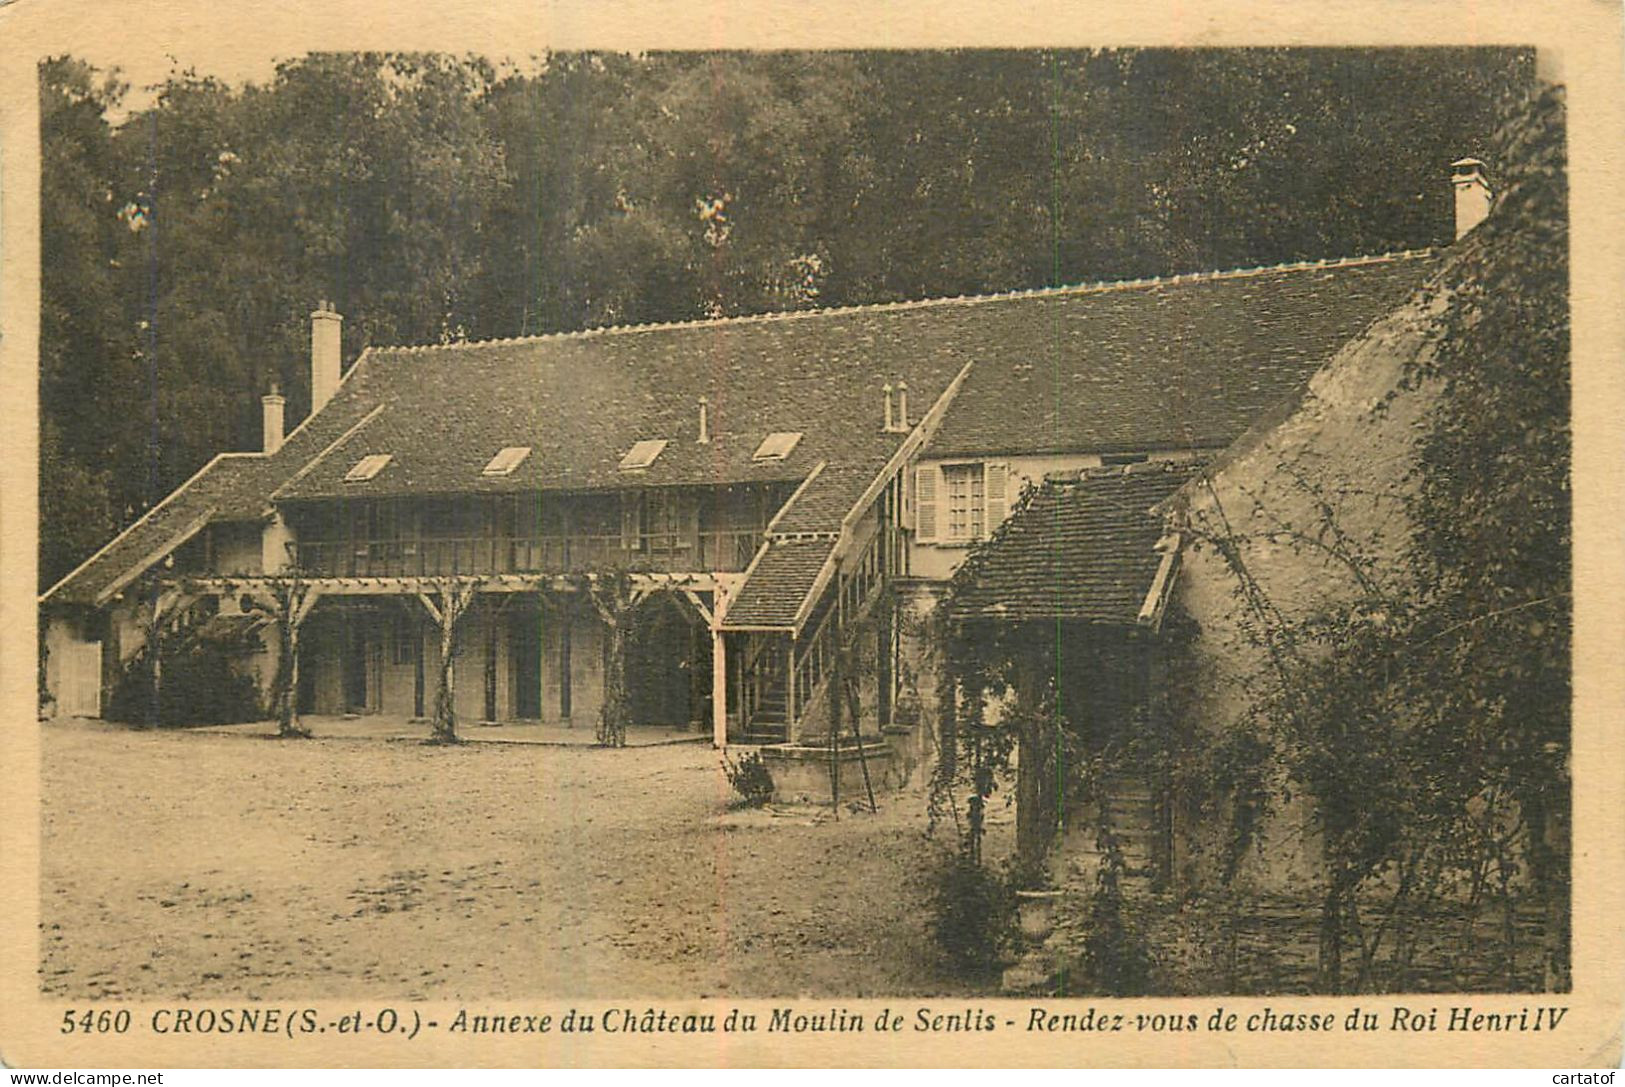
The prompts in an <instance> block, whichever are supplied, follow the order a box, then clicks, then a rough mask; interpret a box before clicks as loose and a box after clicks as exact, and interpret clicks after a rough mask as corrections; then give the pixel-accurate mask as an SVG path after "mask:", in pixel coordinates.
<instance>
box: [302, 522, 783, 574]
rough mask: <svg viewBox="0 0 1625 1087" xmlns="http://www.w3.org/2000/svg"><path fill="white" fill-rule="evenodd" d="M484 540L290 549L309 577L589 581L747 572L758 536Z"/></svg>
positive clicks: (315, 544) (339, 543)
mask: <svg viewBox="0 0 1625 1087" xmlns="http://www.w3.org/2000/svg"><path fill="white" fill-rule="evenodd" d="M634 542H635V543H636V545H637V546H635V547H628V546H627V543H628V539H627V538H626V537H623V536H620V535H614V536H513V537H502V536H482V537H468V538H431V539H419V540H335V541H326V540H317V541H306V542H301V543H299V544H298V545H296V547H295V555H296V561H297V562H298V564H299V567H300V569H302V570H303V571H304V572H305V573H306V574H308V575H310V576H314V577H437V576H443V575H453V574H474V575H477V574H591V573H605V572H608V571H611V570H628V571H643V572H655V573H708V572H719V571H728V572H731V571H737V570H743V569H744V568H745V567H746V566H748V565H750V560H751V558H752V557H753V556H754V555H755V554H756V548H757V546H758V545H759V544H760V543H761V535H760V533H756V532H701V533H698V534H697V535H678V534H675V533H673V534H665V535H660V534H654V535H648V536H642V537H638V538H637V539H636V540H635V541H634Z"/></svg>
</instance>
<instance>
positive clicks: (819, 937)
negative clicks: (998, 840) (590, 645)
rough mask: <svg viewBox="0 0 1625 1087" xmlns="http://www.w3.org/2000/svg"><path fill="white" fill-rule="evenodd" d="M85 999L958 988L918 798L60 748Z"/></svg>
mask: <svg viewBox="0 0 1625 1087" xmlns="http://www.w3.org/2000/svg"><path fill="white" fill-rule="evenodd" d="M43 761H44V767H43V785H44V797H45V800H44V816H43V818H44V828H43V832H44V843H43V874H42V879H41V897H42V903H41V938H42V939H41V943H42V965H41V980H42V985H43V987H44V989H45V991H46V992H47V993H48V994H52V995H59V996H72V997H98V998H100V997H143V998H147V997H191V998H225V997H228V996H229V997H240V998H251V999H274V998H279V997H284V996H293V995H302V996H340V995H343V996H353V997H367V996H378V997H384V996H391V997H414V998H423V999H445V1000H451V999H463V998H477V997H487V998H514V999H517V998H521V997H532V996H559V997H609V996H615V995H627V994H639V995H644V994H647V995H651V996H668V997H676V996H685V995H687V996H703V995H722V994H732V995H738V996H770V995H786V996H789V995H806V996H824V995H829V996H835V995H840V996H851V997H857V996H867V995H877V994H887V995H893V994H896V995H910V994H941V993H953V992H958V991H961V986H960V985H959V984H957V983H955V982H954V981H952V980H951V979H949V978H948V977H946V976H945V975H943V974H942V973H941V972H940V969H939V966H938V960H937V958H936V956H935V954H934V953H933V950H932V948H931V945H930V943H929V939H928V937H927V935H926V933H925V929H924V917H925V908H924V903H925V900H926V897H927V893H928V892H927V873H928V871H929V868H930V866H931V864H932V862H933V858H935V857H936V856H938V855H939V853H940V851H941V850H942V849H944V848H946V842H947V839H948V836H947V835H944V834H941V833H939V834H938V835H937V836H936V838H934V839H928V838H926V837H925V836H924V831H925V813H924V807H925V804H924V800H923V798H922V797H921V796H920V795H918V794H903V795H896V794H894V795H890V796H886V797H883V798H882V810H881V812H880V814H879V815H878V816H877V815H870V814H867V813H863V814H858V813H852V812H842V813H841V817H840V819H839V821H834V820H831V819H829V817H828V814H827V812H821V811H818V810H814V809H801V810H796V811H793V812H784V813H777V814H774V813H767V812H729V811H727V803H728V800H729V799H730V796H731V793H730V790H729V788H728V785H727V781H726V779H725V778H724V777H723V775H722V773H721V771H720V768H719V758H718V755H717V754H716V753H715V752H714V751H712V750H711V749H710V748H709V747H706V746H703V745H697V744H691V745H680V746H668V747H652V748H642V749H628V750H620V751H612V750H601V749H594V748H558V747H536V746H516V745H510V744H468V745H464V746H461V747H457V748H435V747H427V746H423V745H421V744H417V743H410V742H385V741H372V742H367V741H344V740H310V741H276V740H269V739H259V738H250V737H241V736H220V735H206V734H199V733H186V732H136V731H127V730H124V729H120V728H114V727H111V726H103V725H100V724H97V723H93V722H56V723H52V724H49V725H47V726H43Z"/></svg>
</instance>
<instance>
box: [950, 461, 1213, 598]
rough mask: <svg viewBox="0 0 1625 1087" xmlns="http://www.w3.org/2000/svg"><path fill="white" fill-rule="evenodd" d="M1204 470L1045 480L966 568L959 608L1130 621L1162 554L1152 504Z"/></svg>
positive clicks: (1184, 467)
mask: <svg viewBox="0 0 1625 1087" xmlns="http://www.w3.org/2000/svg"><path fill="white" fill-rule="evenodd" d="M1197 471H1199V468H1198V466H1197V465H1195V464H1192V463H1184V464H1167V465H1161V464H1156V463H1152V464H1139V465H1134V466H1133V467H1131V468H1129V469H1126V470H1125V469H1107V470H1102V469H1096V470H1093V471H1091V472H1088V473H1086V474H1085V475H1084V476H1082V477H1081V478H1079V479H1076V480H1075V481H1071V482H1058V481H1054V480H1051V481H1048V482H1046V483H1045V484H1044V485H1043V486H1041V487H1039V488H1038V489H1036V490H1035V491H1033V492H1032V493H1031V494H1030V495H1029V496H1028V498H1027V499H1026V501H1025V503H1024V504H1023V505H1022V506H1021V508H1020V509H1018V510H1017V511H1016V512H1015V514H1013V515H1012V516H1011V518H1010V520H1009V521H1008V522H1007V523H1006V525H1005V528H1004V531H1003V532H1002V533H1000V535H999V536H998V537H997V538H996V539H995V540H994V541H993V542H992V543H990V544H988V546H987V548H986V549H985V550H984V551H983V552H982V553H981V554H979V555H977V556H976V557H975V558H973V559H972V560H971V561H970V562H967V563H966V564H965V566H963V567H962V568H961V569H960V571H959V573H958V575H956V577H955V581H954V589H953V594H952V598H953V614H954V615H955V617H957V618H960V619H1000V620H1005V621H1010V622H1021V621H1026V620H1045V621H1053V620H1057V619H1064V620H1078V621H1084V622H1091V623H1108V624H1114V625H1132V624H1133V623H1134V622H1135V620H1136V618H1137V617H1138V615H1139V612H1140V606H1141V604H1143V603H1144V601H1145V597H1146V593H1147V592H1148V591H1149V590H1150V588H1151V583H1152V579H1153V578H1154V577H1155V575H1156V572H1157V565H1158V563H1159V562H1160V561H1161V555H1160V554H1159V553H1158V552H1157V551H1156V549H1155V548H1156V543H1157V540H1158V539H1159V538H1160V537H1161V536H1162V531H1163V529H1162V520H1161V518H1159V517H1157V516H1154V515H1153V514H1152V513H1151V507H1152V506H1154V505H1156V504H1157V503H1158V502H1160V501H1161V500H1162V499H1164V498H1166V497H1167V496H1168V495H1170V494H1172V493H1173V492H1174V491H1175V490H1177V489H1178V488H1179V487H1181V486H1182V485H1183V484H1184V483H1185V482H1186V481H1187V480H1189V479H1190V478H1191V477H1192V476H1193V475H1194V474H1195V473H1196V472H1197Z"/></svg>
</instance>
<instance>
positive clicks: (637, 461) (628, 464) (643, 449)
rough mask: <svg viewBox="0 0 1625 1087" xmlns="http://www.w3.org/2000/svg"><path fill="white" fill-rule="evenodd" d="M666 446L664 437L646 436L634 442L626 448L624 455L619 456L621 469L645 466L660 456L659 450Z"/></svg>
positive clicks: (627, 469)
mask: <svg viewBox="0 0 1625 1087" xmlns="http://www.w3.org/2000/svg"><path fill="white" fill-rule="evenodd" d="M665 448H666V439H664V438H646V439H644V440H643V441H641V442H637V443H635V444H634V445H633V446H632V448H631V449H629V450H627V453H626V456H624V457H622V458H621V471H623V472H630V471H634V470H636V469H638V468H647V467H649V465H651V464H653V463H654V462H655V458H656V457H658V456H660V451H661V450H663V449H665Z"/></svg>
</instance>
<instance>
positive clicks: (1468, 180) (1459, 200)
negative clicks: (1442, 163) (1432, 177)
mask: <svg viewBox="0 0 1625 1087" xmlns="http://www.w3.org/2000/svg"><path fill="white" fill-rule="evenodd" d="M1450 169H1451V175H1450V184H1451V187H1452V188H1454V189H1455V190H1456V237H1457V239H1460V238H1462V237H1465V236H1466V234H1467V232H1468V231H1469V230H1471V229H1473V227H1475V226H1477V225H1478V224H1479V223H1482V222H1483V221H1484V219H1485V217H1486V216H1488V215H1489V213H1490V207H1491V205H1492V204H1493V202H1494V200H1495V194H1494V193H1493V192H1491V191H1490V185H1489V182H1488V181H1486V180H1485V179H1484V164H1483V163H1482V162H1480V161H1479V160H1478V159H1457V160H1456V161H1455V162H1452V163H1451V164H1450Z"/></svg>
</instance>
